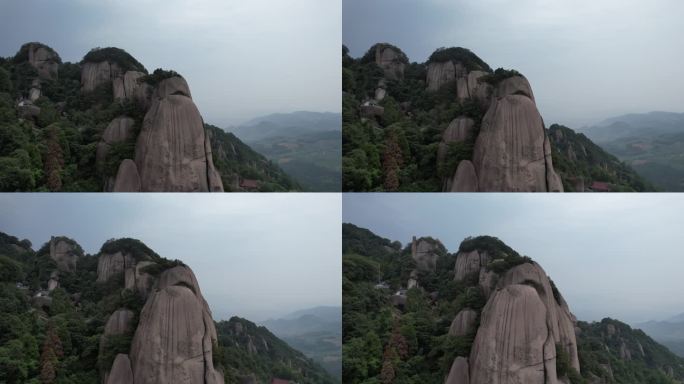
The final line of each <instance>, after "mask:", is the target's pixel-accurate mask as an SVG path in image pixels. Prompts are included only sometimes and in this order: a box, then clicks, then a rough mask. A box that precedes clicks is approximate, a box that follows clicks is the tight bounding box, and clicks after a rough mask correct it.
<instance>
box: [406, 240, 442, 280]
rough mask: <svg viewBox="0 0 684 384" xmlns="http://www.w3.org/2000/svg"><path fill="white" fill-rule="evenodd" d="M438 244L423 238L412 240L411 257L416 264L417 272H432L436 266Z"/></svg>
mask: <svg viewBox="0 0 684 384" xmlns="http://www.w3.org/2000/svg"><path fill="white" fill-rule="evenodd" d="M437 247H438V244H437V243H435V242H434V241H430V240H428V239H425V238H420V239H416V238H415V237H414V238H413V242H412V243H411V257H412V258H413V260H414V261H415V262H416V268H417V269H418V270H419V271H427V272H434V271H435V267H436V266H437V258H438V257H439V255H438V254H437V252H436V251H437Z"/></svg>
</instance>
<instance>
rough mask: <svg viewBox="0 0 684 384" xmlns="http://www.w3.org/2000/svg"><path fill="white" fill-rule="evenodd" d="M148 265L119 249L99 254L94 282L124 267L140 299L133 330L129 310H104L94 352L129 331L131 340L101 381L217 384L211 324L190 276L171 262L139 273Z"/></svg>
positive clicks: (127, 284)
mask: <svg viewBox="0 0 684 384" xmlns="http://www.w3.org/2000/svg"><path fill="white" fill-rule="evenodd" d="M138 258H139V257H138ZM153 264H154V263H153V262H151V261H137V260H136V258H135V257H133V256H132V255H131V254H130V253H127V252H125V251H123V250H122V251H118V252H116V253H113V254H108V253H103V254H101V255H100V256H99V263H98V281H107V280H108V279H110V278H112V276H114V275H115V274H118V273H120V272H124V273H125V283H124V284H125V288H126V289H129V290H131V291H132V292H136V293H137V294H138V295H140V296H141V297H142V298H144V299H145V304H144V306H143V308H142V311H141V312H140V314H139V320H138V321H137V326H135V328H134V329H132V327H133V326H134V324H133V320H134V319H135V318H136V315H135V313H134V312H133V311H131V310H128V309H126V308H120V309H118V310H116V311H115V312H114V313H112V314H111V315H110V317H109V319H108V321H107V323H106V325H105V329H104V333H103V335H102V339H101V342H100V353H101V354H102V353H103V351H104V350H106V349H107V348H108V344H107V342H108V340H109V339H111V338H112V337H115V336H120V335H126V334H129V335H133V339H132V343H131V347H130V351H129V352H128V353H121V354H118V355H117V356H116V358H115V359H114V362H113V364H112V367H111V369H109V370H106V371H105V372H103V382H104V383H105V384H112V383H124V382H126V383H133V382H134V383H136V384H138V383H140V384H145V383H182V384H213V383H216V384H219V383H221V384H222V383H223V382H224V381H223V376H222V374H221V372H220V371H217V370H216V369H215V368H214V365H213V350H214V348H215V346H216V345H217V336H216V329H215V326H214V321H213V319H212V317H211V311H210V310H209V305H208V304H207V302H206V301H205V300H204V297H203V296H202V293H201V291H200V288H199V284H198V282H197V279H196V278H195V275H194V274H193V272H192V270H191V269H190V268H188V267H186V266H176V267H172V268H170V269H167V270H165V271H163V272H162V273H161V275H159V277H154V276H152V275H150V274H149V273H147V272H145V268H146V267H149V266H151V265H153ZM126 380H128V381H126Z"/></svg>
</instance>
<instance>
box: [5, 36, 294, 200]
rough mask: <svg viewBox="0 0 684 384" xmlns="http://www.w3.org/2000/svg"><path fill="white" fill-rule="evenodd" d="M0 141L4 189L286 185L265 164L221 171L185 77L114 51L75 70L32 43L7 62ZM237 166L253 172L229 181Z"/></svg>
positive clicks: (99, 51)
mask: <svg viewBox="0 0 684 384" xmlns="http://www.w3.org/2000/svg"><path fill="white" fill-rule="evenodd" d="M0 137H2V138H3V143H2V145H0V190H3V191H48V190H49V191H92V192H94V191H128V192H134V191H184V192H191V191H223V190H224V187H223V180H224V179H228V180H230V181H231V182H232V180H234V179H238V180H243V179H250V180H252V181H250V182H249V183H241V182H238V183H237V185H238V187H239V189H237V190H240V191H242V190H246V189H250V190H255V189H256V190H258V189H259V187H260V185H259V184H260V183H270V184H274V180H279V179H283V178H286V177H285V175H284V173H283V172H282V170H280V169H279V168H278V167H277V166H274V165H271V166H270V168H269V170H268V171H266V170H264V169H263V168H262V167H261V164H263V163H264V162H263V161H258V162H255V163H253V164H250V163H246V162H241V163H237V162H236V163H235V164H232V166H231V167H224V169H223V174H220V172H219V171H218V170H217V169H216V168H215V166H214V163H213V160H214V159H213V156H212V153H211V150H212V144H213V143H212V142H211V139H210V138H209V137H208V134H207V132H206V129H205V126H204V121H203V119H202V116H201V114H200V112H199V109H198V108H197V106H196V105H195V103H194V101H193V99H192V94H191V91H190V87H189V85H188V84H187V82H186V80H185V79H184V78H183V77H182V76H181V75H180V74H178V73H177V72H175V71H172V70H162V69H157V70H155V71H154V72H152V73H150V72H148V71H147V69H146V68H145V67H144V66H143V65H142V64H141V63H140V62H138V61H137V60H136V59H135V58H134V57H132V56H131V55H130V54H128V53H127V52H126V51H124V50H123V49H120V48H116V47H105V48H99V47H98V48H94V49H92V50H91V51H90V52H88V53H86V54H85V55H84V57H83V59H82V60H81V61H80V62H77V63H70V62H62V60H61V58H60V57H59V54H58V53H57V52H56V51H54V50H53V49H52V48H50V47H48V46H46V45H45V44H42V43H27V44H24V45H23V46H22V47H21V48H20V49H19V51H18V52H17V54H16V55H14V57H10V58H2V59H0ZM235 140H237V138H235V139H234V140H233V141H235ZM250 151H251V149H250ZM260 156H261V155H258V154H257V153H256V152H253V153H252V155H251V157H260ZM262 160H265V159H262ZM238 168H239V169H241V170H244V171H245V172H247V173H251V175H244V174H238V173H230V174H226V169H238ZM273 173H279V174H280V175H279V176H278V177H275V178H270V179H269V178H267V179H264V180H261V179H259V177H260V176H261V175H268V174H273ZM254 178H256V180H254ZM288 187H289V186H284V185H278V188H276V189H278V190H288V189H287V188H288ZM235 189H236V188H231V190H235ZM268 189H269V190H270V189H274V188H273V187H271V188H268Z"/></svg>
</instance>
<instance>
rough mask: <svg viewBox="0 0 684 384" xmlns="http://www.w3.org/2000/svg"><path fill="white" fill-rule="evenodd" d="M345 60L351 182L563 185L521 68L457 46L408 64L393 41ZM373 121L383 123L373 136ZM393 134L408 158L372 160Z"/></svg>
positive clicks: (409, 186) (457, 187)
mask: <svg viewBox="0 0 684 384" xmlns="http://www.w3.org/2000/svg"><path fill="white" fill-rule="evenodd" d="M342 65H343V75H344V79H343V80H344V81H343V90H344V98H343V104H345V111H346V115H345V117H344V120H345V123H346V125H345V129H344V130H345V137H346V138H348V140H347V141H348V142H349V143H350V144H349V145H347V146H345V148H344V149H343V152H344V153H343V160H345V162H344V163H345V164H344V165H345V169H346V171H345V172H346V173H345V175H347V176H346V179H348V180H345V182H344V185H345V189H346V190H349V191H351V190H354V191H371V190H387V191H391V190H405V191H411V190H414V191H415V190H421V191H443V192H490V191H491V192H509V191H510V192H514V191H520V192H537V191H539V192H555V191H559V192H560V191H563V185H562V183H561V179H560V177H559V176H558V175H557V173H556V171H555V169H554V165H553V161H552V147H551V145H552V143H551V141H550V140H549V138H548V137H547V134H546V130H545V126H544V121H543V120H542V117H541V115H540V113H539V111H538V109H537V106H536V103H535V98H534V94H533V92H532V88H531V86H530V84H529V82H528V80H527V79H526V78H525V77H523V76H522V75H521V74H520V73H518V72H517V71H514V70H505V69H503V68H499V69H496V70H492V68H491V67H489V65H488V64H487V63H485V62H484V61H483V60H482V59H480V58H479V57H478V56H477V55H475V54H474V53H473V52H471V51H470V50H468V49H465V48H460V47H452V48H440V49H437V50H436V51H434V52H433V53H432V54H431V55H430V57H429V59H428V60H427V61H426V62H425V63H420V64H419V63H410V64H409V63H408V59H405V55H404V54H403V53H402V52H401V50H399V48H397V47H394V46H392V45H390V44H376V45H374V46H372V47H371V49H370V50H369V51H368V52H367V53H366V54H365V55H364V56H363V57H361V58H360V59H357V60H355V59H353V58H351V57H350V56H349V55H348V54H347V53H344V54H343V60H342ZM398 74H401V75H400V76H399V75H398ZM369 76H370V77H369ZM351 103H353V104H355V105H349V104H351ZM368 124H370V125H372V126H374V127H377V128H381V129H378V130H373V132H374V134H373V135H370V136H369V135H368V134H367V133H366V132H370V131H367V129H368ZM440 131H441V132H440ZM438 132H439V133H441V135H440V134H439V133H438ZM395 136H396V137H397V138H398V139H397V140H399V141H400V142H401V149H402V151H401V160H402V162H401V163H397V164H395V163H396V159H395V158H394V157H386V156H384V157H383V156H381V158H380V161H377V160H374V159H376V158H377V156H378V153H380V154H384V153H385V149H386V147H387V144H386V143H387V142H389V141H391V140H392V137H395ZM438 137H439V139H438ZM435 141H437V142H436V143H435ZM435 144H436V145H435ZM435 147H437V151H436V152H437V153H435ZM394 152H396V151H394ZM397 168H398V169H399V170H400V171H401V172H400V174H401V175H402V177H401V178H399V180H398V181H395V179H396V176H395V174H396V173H397V172H398V171H397ZM376 173H380V175H381V176H382V177H373V178H369V177H365V176H364V175H373V174H376ZM388 180H389V182H388ZM397 184H399V185H397Z"/></svg>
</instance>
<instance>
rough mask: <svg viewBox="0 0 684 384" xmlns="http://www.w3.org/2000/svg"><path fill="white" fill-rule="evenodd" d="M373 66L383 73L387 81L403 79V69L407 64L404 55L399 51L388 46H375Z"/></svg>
mask: <svg viewBox="0 0 684 384" xmlns="http://www.w3.org/2000/svg"><path fill="white" fill-rule="evenodd" d="M375 64H377V65H378V66H379V67H380V68H381V69H382V70H383V72H384V73H385V77H386V78H387V79H389V80H399V79H403V78H404V69H405V67H406V64H408V59H407V58H406V55H405V54H404V53H403V52H401V51H400V50H399V49H397V48H395V47H392V46H390V45H388V44H377V45H376V46H375Z"/></svg>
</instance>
